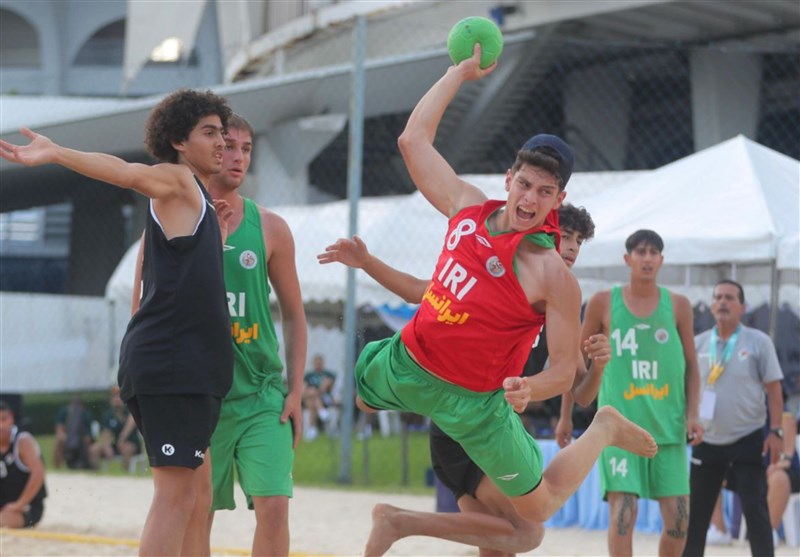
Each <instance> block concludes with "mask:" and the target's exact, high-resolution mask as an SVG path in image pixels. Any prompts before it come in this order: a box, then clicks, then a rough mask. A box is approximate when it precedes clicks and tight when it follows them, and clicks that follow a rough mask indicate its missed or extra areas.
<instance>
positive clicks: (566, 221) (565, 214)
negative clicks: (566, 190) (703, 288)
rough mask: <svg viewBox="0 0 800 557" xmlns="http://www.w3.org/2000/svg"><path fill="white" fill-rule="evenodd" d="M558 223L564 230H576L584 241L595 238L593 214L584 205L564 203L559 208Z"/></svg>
mask: <svg viewBox="0 0 800 557" xmlns="http://www.w3.org/2000/svg"><path fill="white" fill-rule="evenodd" d="M558 224H559V226H560V227H561V229H562V230H564V229H566V230H571V231H572V232H575V233H576V234H577V235H578V236H580V238H581V239H582V240H583V241H584V242H588V241H589V240H591V239H592V238H594V221H593V220H592V215H590V214H589V211H587V210H586V209H585V208H583V207H576V206H575V205H572V204H571V203H562V204H561V207H559V209H558Z"/></svg>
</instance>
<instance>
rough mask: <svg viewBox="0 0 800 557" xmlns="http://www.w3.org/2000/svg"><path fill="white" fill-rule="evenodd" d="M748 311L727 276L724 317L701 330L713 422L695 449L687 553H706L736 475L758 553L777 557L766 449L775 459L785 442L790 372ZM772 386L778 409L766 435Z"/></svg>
mask: <svg viewBox="0 0 800 557" xmlns="http://www.w3.org/2000/svg"><path fill="white" fill-rule="evenodd" d="M744 311H745V303H744V290H743V289H742V286H741V285H740V284H739V283H737V282H734V281H732V280H727V279H726V280H722V281H719V282H718V283H717V284H716V285H715V286H714V292H713V297H712V303H711V313H712V314H713V315H714V319H715V321H716V325H715V326H714V327H713V328H712V329H711V330H709V331H705V332H703V333H701V334H699V335H697V337H695V344H696V348H697V354H698V361H699V366H700V377H701V384H702V385H703V395H702V402H701V403H700V419H701V420H702V421H703V422H704V424H706V428H705V439H704V440H703V442H702V443H700V444H699V445H697V446H695V447H694V449H693V451H692V465H691V476H690V486H691V494H692V496H691V498H690V506H689V532H688V536H687V540H686V548H685V549H684V553H683V554H684V555H685V556H690V557H694V556H698V555H703V554H704V552H705V545H706V535H707V531H708V525H709V522H710V519H711V514H712V511H713V510H714V504H715V502H716V500H717V498H718V496H719V492H720V487H721V486H722V482H723V480H724V479H725V476H726V475H727V476H728V481H729V483H730V482H731V481H733V482H734V483H736V484H737V485H738V486H741V487H742V489H741V490H739V497H740V498H741V501H742V512H743V513H744V516H745V520H746V521H747V530H748V533H749V538H750V551H751V553H752V554H753V555H758V556H759V557H769V556H770V555H774V552H775V549H774V544H773V539H772V532H771V528H770V523H769V508H768V506H767V475H766V470H765V466H764V459H763V455H764V454H765V453H767V452H769V454H770V458H769V462H770V464H775V463H777V462H778V461H779V459H780V454H781V452H782V451H783V447H784V439H783V437H784V431H783V427H782V426H781V414H782V412H783V395H782V393H781V379H782V378H783V373H782V372H781V368H780V364H779V363H778V356H777V354H776V353H775V347H774V345H773V344H772V341H771V340H770V338H769V337H768V336H767V335H766V334H764V333H763V332H761V331H759V330H757V329H752V328H750V327H745V326H744V325H742V323H741V320H742V315H743V314H744ZM765 390H766V392H767V403H768V405H769V415H770V416H771V420H770V422H769V431H768V433H767V434H766V436H765V435H764V424H765V423H766V421H767V407H766V406H765V405H764V391H765Z"/></svg>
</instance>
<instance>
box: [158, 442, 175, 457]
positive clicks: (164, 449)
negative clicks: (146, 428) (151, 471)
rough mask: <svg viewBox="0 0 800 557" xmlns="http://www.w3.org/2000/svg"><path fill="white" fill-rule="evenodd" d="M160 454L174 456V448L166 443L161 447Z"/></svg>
mask: <svg viewBox="0 0 800 557" xmlns="http://www.w3.org/2000/svg"><path fill="white" fill-rule="evenodd" d="M161 452H162V453H164V454H165V455H167V456H172V455H174V454H175V447H173V446H172V445H170V444H169V443H166V444H164V445H162V446H161Z"/></svg>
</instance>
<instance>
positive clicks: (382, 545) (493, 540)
mask: <svg viewBox="0 0 800 557" xmlns="http://www.w3.org/2000/svg"><path fill="white" fill-rule="evenodd" d="M531 529H532V530H533V531H534V534H533V536H538V541H537V543H536V544H535V545H538V543H539V542H541V538H542V536H543V535H544V526H542V525H541V524H538V525H533V524H532V525H531ZM408 536H430V537H432V538H439V539H443V540H449V541H453V542H458V543H463V544H467V545H472V546H477V547H486V548H490V549H497V550H500V551H502V552H504V553H516V552H517V551H520V552H521V551H527V550H528V549H530V547H529V545H523V544H522V541H523V540H522V537H521V536H519V532H518V531H517V529H515V527H514V525H513V524H512V523H511V522H510V521H509V520H508V519H506V518H502V517H499V516H493V515H490V514H485V513H480V512H467V513H426V512H419V511H409V510H406V509H400V508H397V507H393V506H392V505H385V504H378V505H375V507H374V508H373V509H372V530H371V531H370V535H369V539H368V540H367V546H366V548H365V550H364V555H366V556H367V557H375V556H379V555H383V554H384V553H386V552H387V551H388V550H389V548H390V547H392V544H393V543H394V542H396V541H397V540H400V539H402V538H406V537H408ZM529 543H530V542H529Z"/></svg>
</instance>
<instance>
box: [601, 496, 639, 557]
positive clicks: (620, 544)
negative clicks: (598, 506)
mask: <svg viewBox="0 0 800 557" xmlns="http://www.w3.org/2000/svg"><path fill="white" fill-rule="evenodd" d="M608 511H609V513H608V514H609V521H608V554H609V555H614V557H631V556H632V555H633V527H634V525H635V524H636V515H637V514H638V512H639V499H638V498H637V497H636V495H634V494H633V493H622V492H609V493H608Z"/></svg>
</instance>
